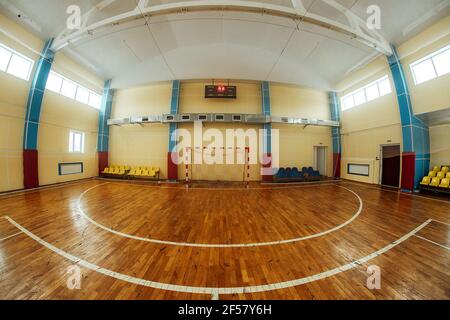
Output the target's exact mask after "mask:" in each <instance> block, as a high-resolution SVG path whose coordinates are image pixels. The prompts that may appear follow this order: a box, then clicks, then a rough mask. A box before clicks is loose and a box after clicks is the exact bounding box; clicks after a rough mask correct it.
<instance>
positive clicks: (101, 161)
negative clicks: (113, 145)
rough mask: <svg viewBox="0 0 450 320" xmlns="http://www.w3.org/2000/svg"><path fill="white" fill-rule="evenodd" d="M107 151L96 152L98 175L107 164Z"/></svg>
mask: <svg viewBox="0 0 450 320" xmlns="http://www.w3.org/2000/svg"><path fill="white" fill-rule="evenodd" d="M108 158H109V157H108V152H99V153H98V174H99V175H100V174H101V173H102V172H103V171H104V170H105V169H106V168H108V166H109V160H108Z"/></svg>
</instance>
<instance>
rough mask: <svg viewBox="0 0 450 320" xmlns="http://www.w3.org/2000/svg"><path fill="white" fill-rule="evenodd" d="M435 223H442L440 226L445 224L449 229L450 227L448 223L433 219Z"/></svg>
mask: <svg viewBox="0 0 450 320" xmlns="http://www.w3.org/2000/svg"><path fill="white" fill-rule="evenodd" d="M433 221H434V222H437V223H440V224H445V225H446V226H449V227H450V223H446V222H443V221H439V220H436V219H433Z"/></svg>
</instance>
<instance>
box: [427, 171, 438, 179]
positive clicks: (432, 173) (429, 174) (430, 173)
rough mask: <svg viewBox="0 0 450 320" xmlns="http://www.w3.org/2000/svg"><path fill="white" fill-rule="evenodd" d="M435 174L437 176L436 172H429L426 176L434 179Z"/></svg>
mask: <svg viewBox="0 0 450 320" xmlns="http://www.w3.org/2000/svg"><path fill="white" fill-rule="evenodd" d="M436 174H437V172H436V171H434V170H433V171H430V172H428V176H429V177H430V178H435V177H436Z"/></svg>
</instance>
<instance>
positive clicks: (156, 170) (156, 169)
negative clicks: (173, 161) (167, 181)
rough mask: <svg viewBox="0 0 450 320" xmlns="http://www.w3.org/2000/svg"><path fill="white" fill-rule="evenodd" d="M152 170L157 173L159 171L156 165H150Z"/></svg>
mask: <svg viewBox="0 0 450 320" xmlns="http://www.w3.org/2000/svg"><path fill="white" fill-rule="evenodd" d="M152 170H153V171H154V172H155V173H159V172H160V169H159V168H158V167H152Z"/></svg>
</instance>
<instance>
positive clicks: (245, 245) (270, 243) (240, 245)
mask: <svg viewBox="0 0 450 320" xmlns="http://www.w3.org/2000/svg"><path fill="white" fill-rule="evenodd" d="M107 184H109V183H108V182H106V183H103V184H100V185H96V186H93V187H91V188H89V189H87V190H85V191H84V192H83V193H82V194H81V195H80V197H79V198H78V200H77V209H78V211H79V213H80V214H81V216H83V217H84V218H85V219H86V220H88V221H89V222H90V223H92V224H93V225H95V226H96V227H98V228H100V229H103V230H105V231H107V232H110V233H113V234H115V235H118V236H120V237H123V238H128V239H133V240H137V241H143V242H148V243H155V244H162V245H170V246H179V247H197V248H250V247H263V246H274V245H282V244H289V243H295V242H301V241H305V240H310V239H314V238H319V237H322V236H325V235H327V234H330V233H333V232H335V231H338V230H340V229H342V228H344V227H346V226H347V225H349V224H350V223H352V222H353V221H354V220H356V219H357V218H358V217H359V215H360V214H361V213H362V211H363V208H364V202H363V200H362V199H361V197H360V196H359V195H358V194H357V193H356V192H354V191H353V190H351V189H348V188H346V187H344V186H339V185H335V186H336V187H338V188H341V189H345V190H347V191H349V192H350V193H352V194H353V195H354V196H355V197H356V198H357V199H358V201H359V208H358V210H357V211H356V213H355V214H354V215H353V216H352V217H351V218H350V219H348V220H347V221H345V222H344V223H342V224H340V225H338V226H336V227H334V228H331V229H328V230H326V231H323V232H319V233H316V234H312V235H309V236H304V237H299V238H293V239H287V240H278V241H268V242H259V243H236V244H207V243H189V242H175V241H165V240H158V239H150V238H145V237H139V236H134V235H131V234H128V233H124V232H120V231H117V230H113V229H111V228H108V227H107V226H105V225H103V224H101V223H99V222H97V221H95V220H94V219H92V218H91V217H90V216H89V215H88V214H86V212H85V211H84V210H83V209H82V206H81V201H82V199H83V196H84V195H86V194H87V193H88V192H89V191H91V190H93V189H96V188H98V187H101V186H104V185H107ZM317 186H323V185H317ZM258 189H259V188H258ZM258 189H251V190H258ZM281 189H285V188H281ZM202 190H207V189H203V188H202ZM240 190H241V189H240Z"/></svg>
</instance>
